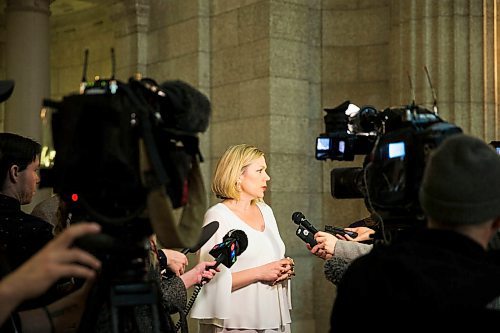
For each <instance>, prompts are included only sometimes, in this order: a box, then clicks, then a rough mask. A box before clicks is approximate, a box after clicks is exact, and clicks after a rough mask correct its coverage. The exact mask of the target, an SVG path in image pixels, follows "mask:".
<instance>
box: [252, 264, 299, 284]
mask: <svg viewBox="0 0 500 333" xmlns="http://www.w3.org/2000/svg"><path fill="white" fill-rule="evenodd" d="M294 266H295V264H294V262H293V260H292V259H291V258H284V259H280V260H277V261H273V262H270V263H268V264H266V265H263V266H260V267H259V268H260V269H259V271H260V274H259V280H260V282H263V283H267V284H270V285H275V284H276V283H278V282H281V281H283V280H286V279H289V278H291V277H292V276H294V275H295V271H294Z"/></svg>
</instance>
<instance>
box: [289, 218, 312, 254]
mask: <svg viewBox="0 0 500 333" xmlns="http://www.w3.org/2000/svg"><path fill="white" fill-rule="evenodd" d="M292 220H293V222H294V223H295V224H297V225H298V226H299V227H298V228H297V231H296V233H297V236H299V237H300V239H302V240H303V241H304V242H306V243H308V244H309V245H310V246H311V247H313V246H314V245H316V244H318V242H316V240H315V239H314V234H315V233H317V232H318V229H316V228H315V227H314V226H313V225H312V224H311V223H309V221H308V220H307V219H306V217H305V216H304V214H302V213H301V212H295V213H293V214H292Z"/></svg>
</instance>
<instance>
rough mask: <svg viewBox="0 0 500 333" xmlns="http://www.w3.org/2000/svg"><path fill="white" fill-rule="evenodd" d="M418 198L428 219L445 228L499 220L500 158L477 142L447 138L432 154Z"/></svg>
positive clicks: (466, 138) (471, 139) (484, 145)
mask: <svg viewBox="0 0 500 333" xmlns="http://www.w3.org/2000/svg"><path fill="white" fill-rule="evenodd" d="M419 197H420V204H421V206H422V209H423V210H424V212H425V213H426V214H427V215H428V216H429V217H431V218H433V219H435V220H437V221H440V222H445V223H448V224H457V225H458V224H460V225H465V224H476V223H482V222H485V221H487V220H489V219H492V218H496V217H500V155H498V154H497V153H496V152H495V150H494V149H493V148H492V147H491V146H489V145H488V144H486V143H485V142H483V141H481V140H479V139H477V138H474V137H471V136H468V135H465V134H456V135H453V136H450V137H449V138H447V139H446V140H445V141H444V142H443V143H442V144H441V145H440V146H439V147H438V148H437V149H436V150H435V151H434V152H433V153H432V155H431V157H430V160H429V162H428V164H427V167H426V169H425V172H424V176H423V181H422V186H421V187H420V193H419Z"/></svg>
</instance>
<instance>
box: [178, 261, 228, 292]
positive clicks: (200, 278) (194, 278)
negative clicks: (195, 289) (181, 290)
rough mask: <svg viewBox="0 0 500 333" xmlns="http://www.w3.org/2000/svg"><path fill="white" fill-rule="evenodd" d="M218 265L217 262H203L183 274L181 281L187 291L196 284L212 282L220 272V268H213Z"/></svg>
mask: <svg viewBox="0 0 500 333" xmlns="http://www.w3.org/2000/svg"><path fill="white" fill-rule="evenodd" d="M216 263H217V262H216V261H202V262H200V263H199V264H197V265H196V266H194V267H193V268H191V269H190V270H189V271H187V272H186V273H184V274H182V275H181V279H182V282H184V285H185V286H186V289H188V288H190V287H191V286H193V285H195V284H205V283H208V282H209V281H210V280H212V279H213V277H214V276H215V274H216V273H217V272H219V268H211V267H213V266H215V265H216Z"/></svg>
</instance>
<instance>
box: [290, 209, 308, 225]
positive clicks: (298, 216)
mask: <svg viewBox="0 0 500 333" xmlns="http://www.w3.org/2000/svg"><path fill="white" fill-rule="evenodd" d="M304 218H305V216H304V214H302V213H301V212H295V213H293V214H292V220H293V222H294V223H295V224H298V225H300V222H301V221H302V219H304Z"/></svg>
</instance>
